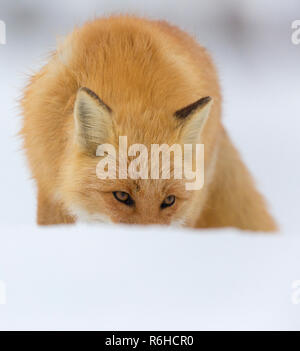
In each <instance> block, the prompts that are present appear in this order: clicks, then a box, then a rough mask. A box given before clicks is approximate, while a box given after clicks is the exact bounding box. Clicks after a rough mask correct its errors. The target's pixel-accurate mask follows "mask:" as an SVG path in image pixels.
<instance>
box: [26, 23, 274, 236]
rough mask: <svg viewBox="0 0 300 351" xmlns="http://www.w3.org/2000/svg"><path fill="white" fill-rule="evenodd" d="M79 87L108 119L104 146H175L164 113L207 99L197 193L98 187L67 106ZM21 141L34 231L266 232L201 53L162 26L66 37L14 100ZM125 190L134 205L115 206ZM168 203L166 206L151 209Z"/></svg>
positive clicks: (259, 202)
mask: <svg viewBox="0 0 300 351" xmlns="http://www.w3.org/2000/svg"><path fill="white" fill-rule="evenodd" d="M81 87H88V88H89V89H90V90H92V91H93V92H95V93H96V94H97V95H98V96H99V97H100V98H101V100H102V101H104V102H105V104H107V105H108V106H109V107H110V108H111V110H112V111H113V114H112V123H113V127H112V128H113V131H112V133H110V134H109V136H108V137H107V140H106V142H107V143H111V144H113V145H116V146H117V145H118V138H117V137H118V136H119V135H126V136H127V138H128V144H129V145H130V144H133V143H143V144H145V145H150V144H153V143H159V144H163V143H167V144H170V145H171V144H173V143H182V140H179V139H180V135H181V134H180V128H178V121H176V120H175V118H174V112H175V111H177V110H179V109H181V108H183V107H185V106H188V105H189V104H191V103H193V102H194V101H196V100H198V99H199V98H201V97H204V96H210V97H212V98H213V101H214V103H213V105H212V108H211V112H210V116H209V119H208V120H207V123H206V124H205V127H204V131H203V134H202V136H201V142H202V143H204V145H205V177H206V178H205V186H204V188H203V189H201V190H199V191H198V190H197V191H186V190H185V188H184V186H183V182H182V181H179V180H174V179H173V180H172V179H170V180H163V179H160V180H151V179H150V180H131V179H126V180H118V179H116V180H100V179H98V178H97V177H96V174H95V169H96V165H97V162H98V159H97V157H95V156H94V155H91V154H89V153H88V152H86V150H83V149H82V148H81V147H80V146H79V145H78V142H76V136H75V135H76V131H75V126H74V103H75V100H76V94H77V92H78V90H79V89H80V88H81ZM22 108H23V113H24V125H23V129H22V135H23V137H24V147H25V150H26V153H27V157H28V160H29V164H30V167H31V170H32V173H33V176H34V178H35V180H36V183H37V186H38V223H39V224H55V223H71V222H74V221H76V217H77V216H78V215H79V214H80V213H82V212H84V214H85V215H88V217H89V218H92V219H93V218H94V219H101V218H103V217H104V218H105V219H109V220H111V221H113V222H116V223H118V222H121V223H139V224H150V223H159V224H170V223H173V222H183V223H184V224H185V225H186V226H191V227H198V228H202V227H223V226H235V227H238V228H242V229H250V230H265V231H271V230H274V229H275V228H276V225H275V223H274V221H273V219H272V217H271V216H270V215H269V214H268V212H267V210H266V206H265V203H264V201H263V198H262V196H261V195H260V194H259V193H258V192H257V190H256V189H255V187H254V185H253V182H252V179H251V176H250V175H249V173H248V171H247V169H246V167H245V166H244V164H243V163H242V161H241V160H240V157H239V155H238V153H237V151H236V150H235V148H234V147H233V146H232V144H231V141H230V139H229V137H228V136H227V134H226V132H225V131H224V128H223V126H222V124H221V119H220V116H221V94H220V88H219V84H218V78H217V74H216V71H215V68H214V65H213V63H212V61H211V59H210V57H209V55H208V53H207V52H206V51H205V49H203V48H202V47H201V46H199V45H198V44H197V43H196V42H195V41H194V40H193V39H192V38H191V37H190V36H188V35H187V34H186V33H184V32H182V31H181V30H179V29H178V28H176V27H173V26H170V25H169V24H167V23H165V22H160V21H150V20H146V19H140V18H136V17H133V16H117V17H109V18H102V19H97V20H95V21H93V22H89V23H87V24H86V25H84V26H83V27H82V28H80V29H76V30H75V31H74V32H73V33H72V34H71V35H70V36H69V37H68V38H67V39H66V40H65V41H64V42H63V43H62V44H61V45H60V46H59V47H58V49H57V51H56V52H55V53H53V55H52V56H51V59H50V61H49V62H48V64H47V65H46V66H45V67H44V68H43V69H42V70H41V71H40V72H39V73H37V74H36V75H35V76H33V77H32V79H31V81H30V83H29V85H28V86H27V88H26V91H25V94H24V98H23V100H22ZM118 190H121V191H126V192H128V193H130V194H131V195H132V197H133V198H134V200H135V203H136V205H135V206H134V207H128V206H125V205H124V204H122V203H119V202H117V201H116V199H115V198H114V197H113V196H112V191H118ZM169 194H174V195H176V203H175V205H174V206H172V207H170V208H167V209H164V210H161V209H160V207H159V204H160V203H161V201H162V200H163V199H164V198H165V196H168V195H169Z"/></svg>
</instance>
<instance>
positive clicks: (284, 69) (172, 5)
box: [0, 0, 300, 330]
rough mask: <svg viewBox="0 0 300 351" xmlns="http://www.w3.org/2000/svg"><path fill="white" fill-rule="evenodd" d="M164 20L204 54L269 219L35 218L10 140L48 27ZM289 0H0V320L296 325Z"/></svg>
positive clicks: (295, 153)
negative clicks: (125, 221) (106, 222)
mask: <svg viewBox="0 0 300 351" xmlns="http://www.w3.org/2000/svg"><path fill="white" fill-rule="evenodd" d="M115 12H119V13H124V12H129V13H135V14H140V15H146V16H148V17H153V18H164V19H167V20H169V21H171V22H172V23H175V24H177V25H179V26H180V27H182V28H184V29H186V30H188V31H189V32H190V33H191V34H193V35H195V36H196V37H197V39H198V40H199V42H200V43H202V44H203V45H204V46H206V47H207V48H208V49H209V50H210V52H211V53H212V55H213V57H214V60H215V63H216V65H217V68H218V71H219V74H220V79H221V85H222V89H223V97H224V116H223V117H224V124H225V126H226V127H227V130H228V131H229V134H230V135H231V137H232V139H233V140H234V142H235V144H236V145H237V147H238V148H239V150H240V152H241V154H242V156H243V158H244V160H245V162H246V163H247V165H248V166H249V168H250V169H251V171H252V173H253V174H254V176H255V179H256V180H257V184H258V187H259V188H260V189H261V190H262V192H263V193H264V194H265V196H266V198H267V200H268V202H269V204H270V209H271V211H272V213H273V214H274V216H275V217H276V219H277V220H278V222H279V224H280V227H281V231H280V233H279V234H278V235H275V236H270V235H263V234H260V235H255V234H245V233H241V232H238V231H235V230H220V231H201V232H200V231H199V232H196V233H195V232H192V231H188V230H185V231H183V230H178V231H174V230H173V229H172V230H171V229H168V230H166V229H160V228H152V229H144V228H130V229H129V228H123V227H114V228H111V227H105V226H96V227H94V226H93V227H87V226H76V227H68V228H67V227H60V228H55V227H54V228H52V229H40V228H37V227H36V226H35V207H36V201H35V188H34V184H33V182H32V181H31V180H30V173H29V171H28V169H27V167H26V162H25V160H24V155H23V154H22V152H21V143H20V140H19V138H18V137H17V136H16V133H17V132H18V130H19V128H20V121H21V117H20V115H19V109H18V104H17V100H18V98H19V97H20V96H21V91H22V87H24V84H25V82H26V79H27V77H26V75H27V74H30V73H31V72H32V70H36V69H38V68H39V67H40V66H41V65H42V64H43V63H44V62H45V61H46V57H47V53H48V52H49V51H50V50H53V49H54V48H55V44H56V37H57V36H63V35H65V34H67V33H68V32H70V31H71V30H72V28H73V27H74V25H76V24H81V23H83V22H84V21H85V20H87V19H91V18H93V17H94V16H95V15H99V16H100V15H103V14H109V13H115ZM296 19H300V4H299V2H298V1H296V0H295V1H294V0H288V1H285V2H279V1H276V2H274V1H271V0H262V1H258V0H254V1H250V0H246V1H243V2H241V1H233V0H231V1H221V0H220V1H217V0H214V1H196V0H195V1H180V0H178V1H174V0H173V1H171V0H167V1H164V2H163V4H162V1H158V0H152V1H151V2H146V1H137V0H136V1H133V0H132V1H129V0H128V1H96V0H95V1H93V0H85V1H82V2H79V1H76V2H75V1H70V0H64V1H63V2H62V1H58V0H54V1H50V0H49V1H43V2H41V1H37V0H31V1H29V0H23V1H22V2H20V1H17V0H10V1H8V0H5V1H4V0H0V20H2V21H5V23H6V32H7V38H6V39H7V44H6V45H0V121H1V125H0V161H1V172H0V195H1V200H0V280H3V281H5V282H6V285H7V304H6V305H0V328H1V329H15V328H18V329H37V328H39V329H73V328H75V329H81V328H85V329H194V330H197V329H299V328H300V305H293V304H292V303H291V294H292V288H291V284H292V282H293V280H299V279H300V253H299V246H300V239H299V212H300V211H299V207H300V206H299V198H300V187H299V179H300V166H299V156H300V152H299V149H300V148H299V132H300V113H299V111H300V65H299V62H300V61H299V58H300V45H298V46H297V45H293V44H292V42H291V35H292V29H291V23H292V22H293V21H294V20H296Z"/></svg>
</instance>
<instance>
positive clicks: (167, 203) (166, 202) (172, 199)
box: [160, 195, 176, 208]
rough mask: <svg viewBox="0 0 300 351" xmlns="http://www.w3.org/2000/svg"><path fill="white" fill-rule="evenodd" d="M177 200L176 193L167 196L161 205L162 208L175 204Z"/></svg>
mask: <svg viewBox="0 0 300 351" xmlns="http://www.w3.org/2000/svg"><path fill="white" fill-rule="evenodd" d="M175 200H176V197H175V196H174V195H169V196H167V197H166V198H165V199H164V201H163V202H162V204H161V205H160V208H166V207H170V206H172V205H174V203H175Z"/></svg>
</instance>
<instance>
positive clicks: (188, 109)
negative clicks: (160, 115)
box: [174, 96, 211, 119]
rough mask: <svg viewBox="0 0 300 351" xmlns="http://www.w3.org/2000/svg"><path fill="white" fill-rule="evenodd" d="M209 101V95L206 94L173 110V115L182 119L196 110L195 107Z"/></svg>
mask: <svg viewBox="0 0 300 351" xmlns="http://www.w3.org/2000/svg"><path fill="white" fill-rule="evenodd" d="M210 101H211V97H210V96H206V97H203V98H201V99H199V100H197V101H196V102H194V103H192V104H190V105H188V106H186V107H184V108H182V109H180V110H178V111H176V112H175V114H174V115H175V117H177V118H179V119H184V118H186V117H187V116H189V115H190V114H191V113H192V112H193V111H194V110H196V109H197V108H199V107H201V106H204V105H206V104H207V103H208V102H210Z"/></svg>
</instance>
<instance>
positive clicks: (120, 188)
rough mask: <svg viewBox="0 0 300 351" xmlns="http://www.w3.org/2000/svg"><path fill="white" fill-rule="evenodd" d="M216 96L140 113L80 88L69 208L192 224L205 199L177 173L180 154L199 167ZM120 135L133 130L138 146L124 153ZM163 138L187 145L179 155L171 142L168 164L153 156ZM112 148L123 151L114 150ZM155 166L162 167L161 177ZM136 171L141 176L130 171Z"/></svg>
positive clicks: (115, 217) (65, 187) (67, 177)
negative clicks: (102, 174) (200, 147)
mask: <svg viewBox="0 0 300 351" xmlns="http://www.w3.org/2000/svg"><path fill="white" fill-rule="evenodd" d="M211 103H212V99H211V98H210V97H204V98H201V99H199V100H197V101H196V102H193V103H191V104H189V105H188V106H183V107H182V108H181V109H179V110H177V111H170V112H166V111H163V110H155V111H143V112H141V113H139V114H138V115H135V114H134V113H129V112H128V110H127V111H125V110H122V109H121V108H120V109H118V108H112V107H110V106H108V105H107V104H106V103H105V102H103V101H102V100H101V98H100V97H99V96H98V95H97V94H96V93H95V92H94V91H92V90H90V89H89V88H86V87H82V88H80V89H79V90H78V92H77V95H76V99H75V104H74V112H73V123H74V127H73V137H72V145H71V147H70V153H69V154H68V157H69V158H70V160H71V162H70V160H69V161H68V162H66V167H65V168H64V169H63V173H64V174H63V176H62V177H61V178H62V179H63V183H62V189H61V194H63V196H62V197H63V198H62V200H63V202H64V204H65V205H66V207H67V208H68V209H69V211H70V212H71V213H72V214H73V215H75V216H76V217H78V219H85V220H88V221H90V220H92V221H93V220H95V221H104V222H114V223H128V224H133V223H134V224H166V225H169V224H190V222H191V220H192V218H193V211H195V210H196V211H197V203H198V202H201V189H199V191H197V190H189V189H188V186H187V182H188V181H187V179H186V174H185V173H184V172H183V171H181V174H182V177H180V176H177V177H175V173H176V171H178V167H179V166H178V164H176V162H177V161H180V162H179V164H180V168H181V167H182V168H183V167H184V166H185V164H186V162H190V163H191V165H192V166H191V168H193V167H194V168H195V165H196V163H197V159H196V158H197V157H198V155H196V152H195V144H200V143H201V137H202V134H203V130H204V127H205V124H206V121H207V120H208V118H209V112H210V107H211ZM120 137H123V138H124V137H126V142H127V145H126V147H128V150H131V151H128V154H127V149H126V151H125V153H123V154H122V153H121V151H120V141H121V140H122V139H121V138H120ZM137 144H138V145H143V149H142V151H143V152H141V150H140V149H139V150H135V149H134V147H133V148H132V146H133V145H137ZM163 144H164V145H168V146H172V145H176V147H177V148H178V146H179V149H180V150H179V154H177V156H178V155H179V156H178V157H179V158H177V159H176V158H175V149H170V150H171V154H169V156H171V157H169V160H170V162H168V161H166V164H164V159H163V157H162V156H161V154H159V157H158V158H156V160H154V159H153V158H151V157H150V156H151V155H153V151H152V149H151V148H152V146H153V145H163ZM185 144H189V145H194V147H193V148H192V150H193V151H192V153H191V154H190V155H189V156H186V154H185V153H184V145H185ZM103 146H107V148H106V149H105V150H104V149H103ZM99 148H100V149H99ZM101 148H102V149H101ZM110 148H111V149H112V150H115V151H113V152H111V153H109V152H108V151H109V150H110ZM99 150H100V151H99ZM101 150H102V152H101ZM103 150H104V151H103ZM177 151H178V149H177ZM172 155H173V156H174V157H172ZM181 161H182V162H181ZM101 162H102V165H103V164H105V165H106V166H105V167H103V170H104V172H106V171H111V172H112V174H113V177H102V178H101V177H99V176H98V173H97V169H99V163H101ZM164 167H165V168H166V167H169V169H170V173H169V177H165V176H162V174H163V172H164V171H165V169H164ZM121 168H122V171H120V169H121ZM141 168H142V169H143V171H144V173H143V174H142V173H141V171H142V169H141ZM150 169H151V171H150ZM153 169H154V170H158V173H156V176H154V177H153V173H151V172H152V170H153ZM103 170H102V171H103ZM124 170H125V173H124ZM197 171H198V170H197ZM130 172H131V174H133V173H134V172H135V174H136V176H135V177H133V176H128V173H130ZM145 174H146V175H145ZM179 174H180V170H179ZM151 175H152V176H151ZM157 175H158V176H157ZM196 193H197V194H198V195H196ZM198 210H199V206H198Z"/></svg>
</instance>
